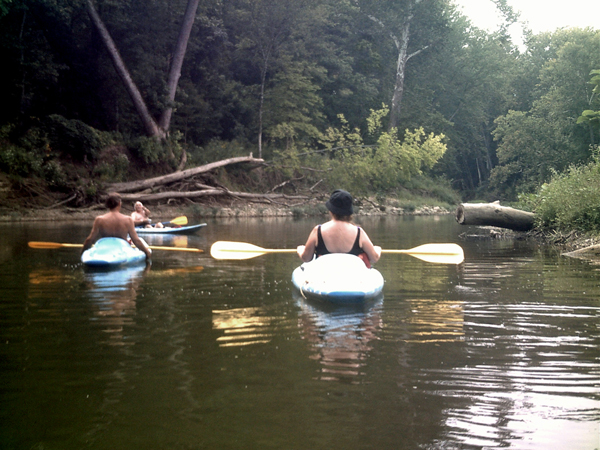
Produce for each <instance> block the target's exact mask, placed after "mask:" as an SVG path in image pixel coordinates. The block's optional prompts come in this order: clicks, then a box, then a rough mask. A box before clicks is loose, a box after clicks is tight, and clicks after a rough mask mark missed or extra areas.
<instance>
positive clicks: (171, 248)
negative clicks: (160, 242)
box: [148, 245, 204, 253]
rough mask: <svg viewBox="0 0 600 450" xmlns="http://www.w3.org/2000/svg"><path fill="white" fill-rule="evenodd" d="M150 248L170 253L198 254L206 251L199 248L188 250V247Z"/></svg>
mask: <svg viewBox="0 0 600 450" xmlns="http://www.w3.org/2000/svg"><path fill="white" fill-rule="evenodd" d="M148 247H150V248H151V249H152V250H168V251H172V252H196V253H202V252H203V251H204V250H201V249H199V248H191V247H190V248H188V247H160V246H156V245H149V246H148Z"/></svg>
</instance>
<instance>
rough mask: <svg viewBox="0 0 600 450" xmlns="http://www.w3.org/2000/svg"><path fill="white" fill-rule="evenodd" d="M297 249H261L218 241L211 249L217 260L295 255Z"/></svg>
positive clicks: (244, 244) (251, 245) (241, 243)
mask: <svg viewBox="0 0 600 450" xmlns="http://www.w3.org/2000/svg"><path fill="white" fill-rule="evenodd" d="M295 252H296V249H295V248H279V249H274V248H261V247H258V246H256V245H253V244H248V243H246V242H232V241H217V242H215V243H214V244H213V245H212V246H211V247H210V256H212V257H213V258H215V259H237V260H239V259H250V258H255V257H257V256H260V255H264V254H265V253H295Z"/></svg>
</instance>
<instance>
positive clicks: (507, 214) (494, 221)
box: [456, 201, 534, 231]
mask: <svg viewBox="0 0 600 450" xmlns="http://www.w3.org/2000/svg"><path fill="white" fill-rule="evenodd" d="M456 221H457V222H458V223H460V224H461V225H484V226H492V227H501V228H508V229H510V230H515V231H529V230H531V229H532V228H533V223H534V214H533V213H530V212H527V211H521V210H519V209H513V208H509V207H507V206H500V202H498V201H496V202H494V203H462V204H461V205H459V207H458V209H457V210H456Z"/></svg>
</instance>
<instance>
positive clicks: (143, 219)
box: [131, 202, 163, 228]
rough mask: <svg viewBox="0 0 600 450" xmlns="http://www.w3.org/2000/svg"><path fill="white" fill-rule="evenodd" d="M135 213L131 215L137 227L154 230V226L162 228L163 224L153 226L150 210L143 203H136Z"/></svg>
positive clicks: (134, 206)
mask: <svg viewBox="0 0 600 450" xmlns="http://www.w3.org/2000/svg"><path fill="white" fill-rule="evenodd" d="M133 209H134V211H133V212H132V213H131V218H132V219H133V224H134V225H135V226H136V227H146V228H152V227H153V226H154V227H156V228H162V227H163V224H162V223H160V222H159V223H157V224H156V225H151V222H152V219H150V210H149V209H148V208H146V207H145V206H144V205H143V204H142V202H135V204H134V205H133Z"/></svg>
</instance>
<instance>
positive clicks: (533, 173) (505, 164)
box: [490, 29, 600, 200]
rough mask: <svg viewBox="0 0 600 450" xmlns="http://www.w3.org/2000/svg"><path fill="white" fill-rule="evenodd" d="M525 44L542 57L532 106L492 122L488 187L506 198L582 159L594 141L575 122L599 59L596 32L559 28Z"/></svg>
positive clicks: (534, 186) (530, 188) (531, 188)
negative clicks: (494, 159) (494, 160)
mask: <svg viewBox="0 0 600 450" xmlns="http://www.w3.org/2000/svg"><path fill="white" fill-rule="evenodd" d="M528 45H530V46H532V48H533V49H534V50H536V51H535V52H532V55H531V56H532V57H533V56H536V57H540V55H544V56H543V57H544V58H547V59H544V60H543V62H542V63H538V65H539V83H538V84H537V86H536V87H535V89H534V90H535V98H534V100H533V102H532V104H531V108H530V109H529V110H528V111H520V112H517V111H509V112H508V113H507V114H505V115H503V116H500V117H499V118H498V119H496V121H495V123H496V126H497V128H496V130H495V131H494V138H495V139H496V140H497V141H498V142H499V145H498V149H497V156H498V165H497V166H496V167H495V168H494V169H493V171H492V173H491V176H490V189H491V190H492V191H494V192H495V193H496V194H497V196H498V197H499V198H503V199H505V200H514V199H515V198H516V194H517V193H518V192H533V191H535V190H536V189H537V188H538V187H539V186H540V185H542V184H543V183H544V182H547V181H548V180H549V178H550V175H551V173H552V171H556V172H562V171H564V170H565V169H566V168H567V167H569V165H571V164H579V163H583V162H585V161H586V160H587V159H588V158H589V156H590V153H589V148H590V145H594V144H596V143H597V142H596V141H595V138H594V135H593V133H591V134H590V132H589V130H586V129H585V128H584V127H582V126H580V125H578V124H577V121H578V117H580V116H581V115H582V111H584V110H586V109H587V108H588V107H589V105H590V99H592V94H591V92H590V91H591V89H590V87H589V86H590V85H589V82H588V78H587V76H588V75H587V74H589V73H590V70H592V69H593V67H594V65H596V64H597V61H598V54H600V31H592V30H589V29H588V30H580V29H572V30H559V31H557V32H555V33H554V34H552V35H551V36H547V35H541V36H540V37H538V38H537V39H533V38H532V39H531V40H530V41H529V42H528ZM537 45H540V46H544V47H543V48H545V49H546V50H545V53H540V54H538V53H537ZM584 74H585V75H584ZM588 118H591V116H588ZM580 123H581V122H580Z"/></svg>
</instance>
